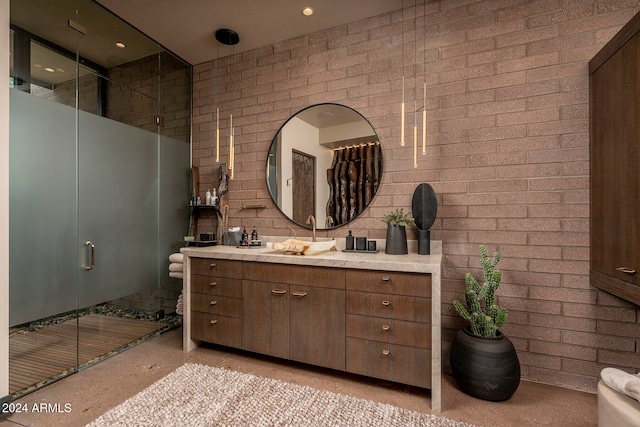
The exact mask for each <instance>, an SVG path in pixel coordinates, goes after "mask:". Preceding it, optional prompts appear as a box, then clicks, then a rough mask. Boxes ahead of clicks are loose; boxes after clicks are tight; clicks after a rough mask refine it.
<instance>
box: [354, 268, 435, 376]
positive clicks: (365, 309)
mask: <svg viewBox="0 0 640 427" xmlns="http://www.w3.org/2000/svg"><path fill="white" fill-rule="evenodd" d="M346 279H347V282H346V283H347V288H346V306H345V311H346V321H347V327H346V370H347V371H349V372H353V373H356V374H362V375H366V376H369V377H374V378H381V379H385V380H388V381H395V382H399V383H403V384H410V385H415V386H419V387H425V388H430V386H431V366H430V364H428V363H424V361H426V360H431V332H430V331H431V328H430V327H429V326H430V323H431V280H430V276H424V275H418V274H407V273H398V272H385V271H369V270H347V272H346Z"/></svg>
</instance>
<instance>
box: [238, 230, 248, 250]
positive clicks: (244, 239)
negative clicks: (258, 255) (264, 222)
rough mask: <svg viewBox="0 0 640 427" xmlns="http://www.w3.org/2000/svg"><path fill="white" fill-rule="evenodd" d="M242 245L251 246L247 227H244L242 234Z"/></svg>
mask: <svg viewBox="0 0 640 427" xmlns="http://www.w3.org/2000/svg"><path fill="white" fill-rule="evenodd" d="M240 246H249V235H248V234H247V227H244V230H243V231H242V236H240Z"/></svg>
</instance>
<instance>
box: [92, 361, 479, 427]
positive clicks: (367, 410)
mask: <svg viewBox="0 0 640 427" xmlns="http://www.w3.org/2000/svg"><path fill="white" fill-rule="evenodd" d="M88 426H91V427H97V426H109V427H113V426H145V427H146V426H163V427H170V426H180V427H183V426H296V427H298V426H332V427H333V426H349V427H352V426H398V427H400V426H402V427H406V426H422V427H440V426H443V427H444V426H446V427H473V426H472V425H471V424H466V423H462V422H457V421H452V420H448V419H446V418H442V417H437V416H435V415H430V414H423V413H419V412H414V411H409V410H406V409H401V408H397V407H395V406H391V405H385V404H380V403H377V402H372V401H369V400H365V399H359V398H355V397H351V396H345V395H341V394H336V393H332V392H329V391H323V390H317V389H314V388H311V387H307V386H299V385H295V384H290V383H286V382H282V381H278V380H273V379H268V378H262V377H258V376H255V375H250V374H244V373H240V372H235V371H230V370H227V369H221V368H216V367H212V366H205V365H198V364H185V365H183V366H181V367H180V368H178V369H177V370H175V371H174V372H172V373H171V374H169V375H167V376H166V377H164V378H162V379H160V380H159V381H157V382H156V383H155V384H152V385H151V386H150V387H148V388H147V389H145V390H143V391H141V392H140V393H138V394H137V395H135V396H133V397H132V398H131V399H129V400H127V401H125V402H124V403H122V404H121V405H119V406H117V407H115V408H113V409H112V410H110V411H108V412H107V413H105V414H104V415H102V416H101V417H99V418H98V419H96V420H95V421H93V422H92V423H90V424H88Z"/></svg>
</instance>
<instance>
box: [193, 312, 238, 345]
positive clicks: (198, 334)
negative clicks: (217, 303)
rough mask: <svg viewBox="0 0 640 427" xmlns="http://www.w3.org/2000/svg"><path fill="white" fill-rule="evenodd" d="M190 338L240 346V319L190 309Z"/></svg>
mask: <svg viewBox="0 0 640 427" xmlns="http://www.w3.org/2000/svg"><path fill="white" fill-rule="evenodd" d="M191 338H192V339H194V340H199V341H205V342H210V343H213V344H220V345H226V346H228V347H236V348H241V347H242V319H240V318H236V317H226V316H219V315H215V314H208V313H200V312H197V311H192V312H191Z"/></svg>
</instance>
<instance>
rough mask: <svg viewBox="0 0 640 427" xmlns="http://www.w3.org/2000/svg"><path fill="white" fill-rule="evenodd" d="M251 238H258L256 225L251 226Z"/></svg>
mask: <svg viewBox="0 0 640 427" xmlns="http://www.w3.org/2000/svg"><path fill="white" fill-rule="evenodd" d="M251 240H258V231H257V230H256V226H255V225H254V226H253V231H252V232H251Z"/></svg>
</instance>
